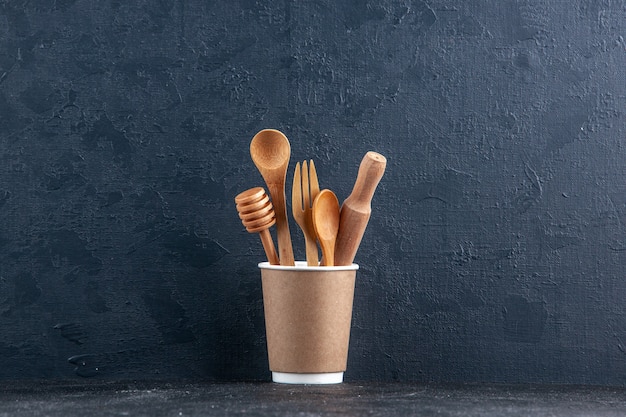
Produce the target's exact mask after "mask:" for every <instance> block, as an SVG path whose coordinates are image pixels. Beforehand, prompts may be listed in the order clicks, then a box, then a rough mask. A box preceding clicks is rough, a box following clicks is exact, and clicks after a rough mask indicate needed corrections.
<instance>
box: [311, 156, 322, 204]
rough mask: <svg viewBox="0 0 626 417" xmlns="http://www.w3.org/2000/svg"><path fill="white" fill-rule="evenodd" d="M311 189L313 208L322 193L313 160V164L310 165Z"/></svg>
mask: <svg viewBox="0 0 626 417" xmlns="http://www.w3.org/2000/svg"><path fill="white" fill-rule="evenodd" d="M309 189H310V193H311V196H310V199H311V206H312V205H313V201H315V197H317V195H318V194H319V193H320V184H319V182H318V181H317V171H316V170H315V164H314V163H313V160H312V159H311V163H310V165H309Z"/></svg>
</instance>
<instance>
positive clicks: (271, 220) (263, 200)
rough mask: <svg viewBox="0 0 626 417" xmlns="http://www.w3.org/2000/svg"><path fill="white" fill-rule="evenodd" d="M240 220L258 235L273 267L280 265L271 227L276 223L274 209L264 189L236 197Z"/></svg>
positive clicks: (247, 228) (254, 189)
mask: <svg viewBox="0 0 626 417" xmlns="http://www.w3.org/2000/svg"><path fill="white" fill-rule="evenodd" d="M235 204H236V205H237V211H238V212H239V218H240V219H241V222H242V223H243V225H244V226H245V227H246V230H247V231H248V232H250V233H258V234H259V236H260V237H261V243H262V244H263V249H264V250H265V254H266V255H267V260H268V261H269V263H270V264H271V265H278V264H279V263H280V262H279V259H278V255H277V254H276V249H275V248H274V242H273V241H272V235H271V234H270V232H269V228H270V226H272V225H274V224H275V223H276V217H275V216H274V208H273V207H272V203H271V202H270V199H269V198H268V196H267V194H265V190H264V189H263V188H262V187H255V188H250V189H249V190H246V191H244V192H242V193H240V194H238V195H237V197H235Z"/></svg>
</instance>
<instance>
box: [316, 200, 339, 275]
mask: <svg viewBox="0 0 626 417" xmlns="http://www.w3.org/2000/svg"><path fill="white" fill-rule="evenodd" d="M313 226H314V227H315V233H316V234H317V239H318V240H319V242H320V247H321V248H322V265H324V266H333V261H334V259H335V240H336V239H337V232H338V231H339V200H337V196H336V195H335V193H333V192H332V191H330V190H322V191H320V193H319V195H318V196H317V198H315V201H313Z"/></svg>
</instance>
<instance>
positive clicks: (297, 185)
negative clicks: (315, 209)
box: [291, 162, 302, 217]
mask: <svg viewBox="0 0 626 417" xmlns="http://www.w3.org/2000/svg"><path fill="white" fill-rule="evenodd" d="M300 210H302V182H301V180H300V162H296V170H295V171H294V173H293V186H292V188H291V211H292V212H293V215H294V217H296V216H297V214H296V213H297V212H298V211H300Z"/></svg>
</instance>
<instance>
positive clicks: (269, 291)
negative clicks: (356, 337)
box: [259, 261, 359, 384]
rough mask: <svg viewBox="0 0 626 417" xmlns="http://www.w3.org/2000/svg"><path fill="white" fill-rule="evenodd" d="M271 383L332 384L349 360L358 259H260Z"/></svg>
mask: <svg viewBox="0 0 626 417" xmlns="http://www.w3.org/2000/svg"><path fill="white" fill-rule="evenodd" d="M259 268H260V269H261V282H262V286H263V308H264V312H265V330H266V336H267V351H268V357H269V365H270V371H272V380H273V381H274V382H280V383H288V384H337V383H341V382H343V373H344V372H345V370H346V364H347V361H348V343H349V340H350V324H351V320H352V301H353V298H354V283H355V279H356V271H357V269H359V266H358V265H357V264H352V265H349V266H334V267H332V266H331V267H328V266H307V265H306V262H301V261H298V262H296V266H295V267H294V266H281V265H270V264H269V263H268V262H263V263H260V264H259Z"/></svg>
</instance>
